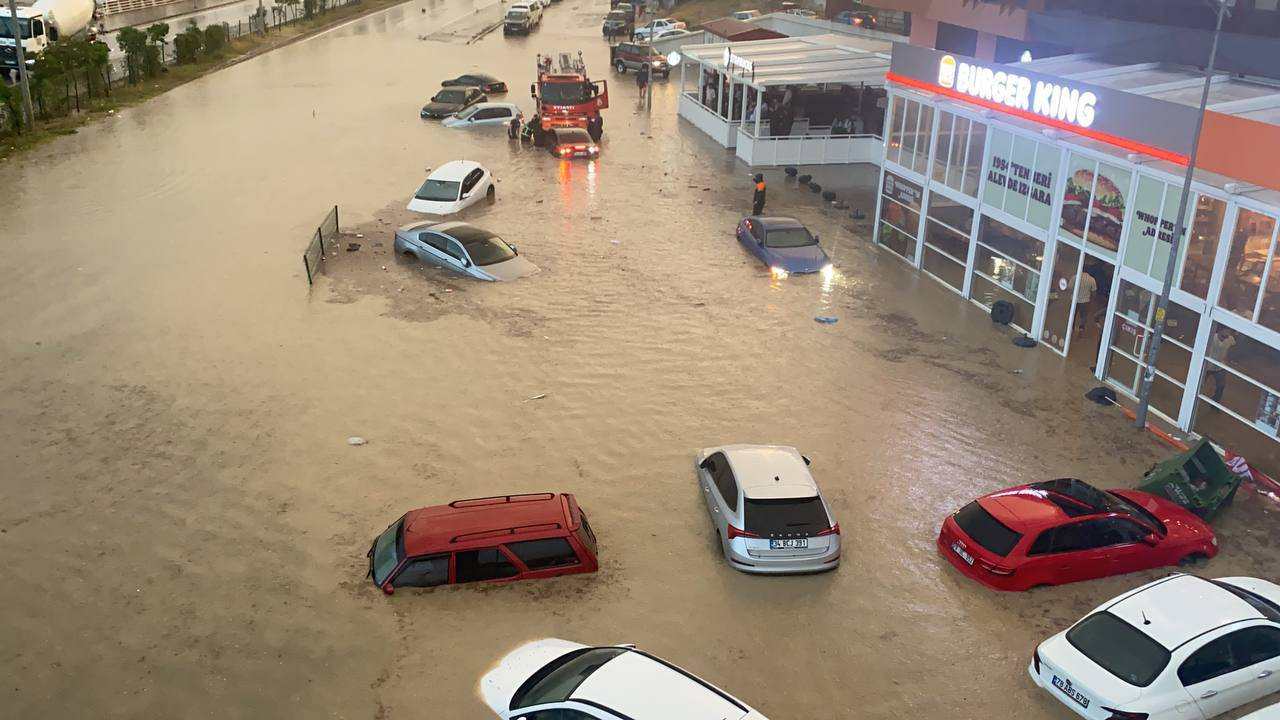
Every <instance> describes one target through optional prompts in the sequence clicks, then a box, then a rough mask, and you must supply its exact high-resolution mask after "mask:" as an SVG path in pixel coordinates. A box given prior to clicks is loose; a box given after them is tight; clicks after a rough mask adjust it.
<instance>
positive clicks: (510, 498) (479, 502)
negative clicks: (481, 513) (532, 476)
mask: <svg viewBox="0 0 1280 720" xmlns="http://www.w3.org/2000/svg"><path fill="white" fill-rule="evenodd" d="M555 496H556V494H555V493H550V492H542V493H523V494H519V495H490V496H489V497H479V498H469V499H467V500H454V501H453V502H451V503H449V507H451V508H457V509H461V508H468V507H483V506H485V505H501V504H504V503H516V502H536V501H539V500H551V499H553V498H555Z"/></svg>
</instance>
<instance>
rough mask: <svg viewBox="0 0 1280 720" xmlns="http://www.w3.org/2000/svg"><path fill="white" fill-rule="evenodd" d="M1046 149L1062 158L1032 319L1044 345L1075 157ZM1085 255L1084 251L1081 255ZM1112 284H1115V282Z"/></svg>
mask: <svg viewBox="0 0 1280 720" xmlns="http://www.w3.org/2000/svg"><path fill="white" fill-rule="evenodd" d="M951 142H955V138H954V137H953V138H952V140H951ZM1043 145H1051V146H1053V147H1055V148H1057V149H1058V154H1059V157H1058V167H1057V169H1055V170H1054V171H1053V182H1051V183H1049V192H1051V193H1053V195H1052V198H1053V203H1052V204H1051V205H1050V206H1049V235H1048V238H1047V239H1046V241H1045V244H1044V260H1043V261H1041V266H1040V287H1039V289H1038V290H1036V307H1035V312H1034V314H1033V315H1032V316H1031V328H1030V330H1031V337H1033V338H1035V339H1036V342H1039V341H1040V335H1041V334H1043V333H1044V320H1045V315H1046V314H1047V312H1048V310H1049V294H1050V293H1051V292H1053V269H1054V267H1056V266H1057V263H1058V243H1059V241H1058V230H1057V228H1058V223H1056V222H1054V218H1058V217H1061V216H1062V199H1063V197H1064V196H1065V193H1064V192H1063V190H1062V189H1061V187H1065V184H1066V177H1067V164H1068V162H1069V159H1070V157H1071V153H1070V151H1068V150H1067V149H1066V148H1065V147H1062V146H1061V145H1059V144H1058V143H1056V142H1045V143H1042V144H1039V145H1037V146H1036V147H1037V150H1036V152H1037V153H1039V149H1038V148H1040V147H1042V146H1043ZM1036 164H1037V163H1034V162H1033V163H1032V166H1033V169H1032V172H1033V173H1034V172H1035V170H1034V166H1035V165H1036ZM961 184H962V185H963V184H964V180H963V179H961ZM1028 202H1030V201H1028ZM1083 254H1084V253H1083V251H1082V252H1081V255H1083ZM1081 262H1083V258H1081ZM1076 282H1079V271H1078V269H1077V273H1076ZM1112 282H1113V284H1114V280H1113V281H1112ZM1071 287H1072V290H1071V292H1075V285H1074V284H1073V285H1072V286H1071ZM1071 314H1072V315H1074V314H1075V308H1074V307H1072V309H1071ZM1068 335H1070V333H1068ZM1067 342H1068V347H1069V343H1070V342H1071V340H1070V338H1068V339H1067Z"/></svg>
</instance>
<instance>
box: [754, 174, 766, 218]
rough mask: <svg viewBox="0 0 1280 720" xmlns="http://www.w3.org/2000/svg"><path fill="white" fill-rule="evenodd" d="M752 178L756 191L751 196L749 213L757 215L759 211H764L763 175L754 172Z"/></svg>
mask: <svg viewBox="0 0 1280 720" xmlns="http://www.w3.org/2000/svg"><path fill="white" fill-rule="evenodd" d="M752 179H753V180H755V183H756V191H755V193H754V194H753V195H752V196H751V214H752V215H759V214H760V213H762V212H764V195H765V189H764V175H761V174H760V173H756V176H755V177H754V178H752Z"/></svg>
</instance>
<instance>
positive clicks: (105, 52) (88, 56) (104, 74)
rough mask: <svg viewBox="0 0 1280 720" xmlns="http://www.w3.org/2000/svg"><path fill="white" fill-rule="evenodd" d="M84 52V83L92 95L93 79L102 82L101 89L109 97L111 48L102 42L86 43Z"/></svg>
mask: <svg viewBox="0 0 1280 720" xmlns="http://www.w3.org/2000/svg"><path fill="white" fill-rule="evenodd" d="M86 45H87V47H85V53H84V68H85V85H86V86H88V87H89V95H91V96H92V95H93V80H94V79H97V80H99V81H100V82H101V83H102V88H103V91H104V92H105V93H106V95H107V97H111V48H109V47H107V44H106V43H104V42H98V41H94V42H91V43H86Z"/></svg>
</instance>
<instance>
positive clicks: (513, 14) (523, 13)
mask: <svg viewBox="0 0 1280 720" xmlns="http://www.w3.org/2000/svg"><path fill="white" fill-rule="evenodd" d="M528 16H529V11H528V10H525V9H524V8H519V9H516V10H508V11H507V19H508V20H523V19H525V18H526V17H528Z"/></svg>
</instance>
